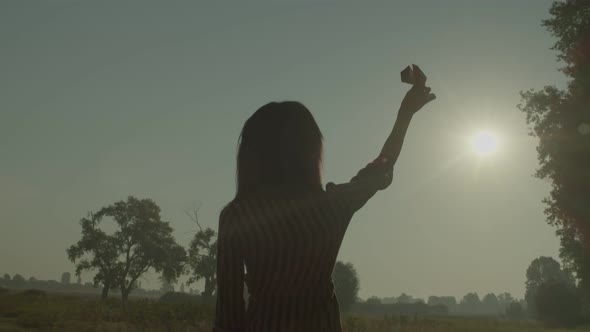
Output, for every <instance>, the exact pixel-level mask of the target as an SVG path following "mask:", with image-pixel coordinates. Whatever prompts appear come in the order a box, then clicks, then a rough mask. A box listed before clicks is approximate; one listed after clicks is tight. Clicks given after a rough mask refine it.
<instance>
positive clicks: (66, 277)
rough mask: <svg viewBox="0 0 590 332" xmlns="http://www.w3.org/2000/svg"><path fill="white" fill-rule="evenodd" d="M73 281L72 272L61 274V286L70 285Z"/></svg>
mask: <svg viewBox="0 0 590 332" xmlns="http://www.w3.org/2000/svg"><path fill="white" fill-rule="evenodd" d="M71 279H72V275H71V274H70V272H64V273H62V274H61V284H62V285H69V284H70V281H71Z"/></svg>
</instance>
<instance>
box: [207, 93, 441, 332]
mask: <svg viewBox="0 0 590 332" xmlns="http://www.w3.org/2000/svg"><path fill="white" fill-rule="evenodd" d="M434 98H436V97H435V95H434V94H431V93H430V88H426V87H424V86H422V87H420V86H414V87H412V88H411V89H410V90H409V91H408V93H407V94H406V96H405V98H404V100H403V101H402V103H401V107H400V110H399V112H398V115H397V120H396V122H395V125H394V126H393V130H392V132H391V134H390V135H389V137H388V138H387V140H386V142H385V144H384V146H383V149H382V150H381V153H380V154H379V156H378V157H377V158H376V159H375V160H374V161H373V162H371V163H369V164H368V165H367V166H366V167H365V168H363V169H362V170H361V171H359V172H358V174H357V175H356V176H354V177H353V178H352V180H351V181H350V182H348V183H343V184H338V185H336V184H333V183H328V184H327V185H326V189H325V190H324V189H323V188H322V179H321V165H322V163H321V160H322V134H321V132H320V130H319V128H318V126H317V124H316V122H315V120H314V118H313V116H312V115H311V113H310V112H309V110H307V108H305V106H303V105H302V104H300V103H298V102H282V103H274V102H273V103H269V104H267V105H264V106H262V107H261V108H260V109H258V110H257V111H256V112H255V113H254V115H252V117H250V118H249V119H248V120H247V121H246V123H245V125H244V128H243V129H242V134H241V137H240V143H239V149H238V158H237V159H238V160H237V193H236V196H235V198H234V199H233V200H232V201H231V202H230V203H229V204H228V205H227V206H226V207H225V208H224V209H223V210H222V212H221V215H220V220H219V237H218V253H217V284H218V288H217V308H216V317H215V327H214V331H272V332H279V331H280V332H283V331H285V332H286V331H302V332H303V331H306V332H307V331H309V332H311V331H327V332H330V331H341V330H342V329H341V325H340V313H339V307H338V302H337V300H336V297H335V294H334V287H333V284H332V278H331V274H332V269H333V268H334V264H335V262H336V257H337V255H338V250H339V248H340V244H341V242H342V238H343V236H344V233H345V232H346V228H347V226H348V223H349V222H350V220H351V218H352V216H353V214H354V213H355V212H356V211H357V210H358V209H360V208H361V207H362V206H363V205H364V204H365V203H366V202H367V200H368V199H369V198H371V197H372V196H373V195H374V194H375V193H376V192H377V191H378V190H381V189H384V188H386V187H388V186H389V184H390V183H391V178H392V171H393V165H394V164H395V162H396V160H397V158H398V156H399V153H400V151H401V147H402V143H403V140H404V136H405V134H406V130H407V128H408V125H409V124H410V120H411V119H412V116H413V115H414V113H416V112H417V111H418V110H420V109H421V108H422V107H423V106H424V105H425V104H427V103H428V102H430V101H431V100H433V99H434ZM244 266H245V268H246V271H247V274H246V273H245V270H244ZM244 282H246V284H247V287H248V293H249V298H248V306H247V310H246V309H245V308H246V305H245V301H244V297H243V293H244Z"/></svg>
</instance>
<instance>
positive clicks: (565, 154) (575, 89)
mask: <svg viewBox="0 0 590 332" xmlns="http://www.w3.org/2000/svg"><path fill="white" fill-rule="evenodd" d="M550 14H551V17H550V18H549V19H547V20H544V21H543V26H544V27H545V28H546V29H547V30H548V31H549V32H550V33H551V34H552V35H553V36H554V37H556V39H557V40H556V43H555V44H554V46H553V49H554V50H556V51H557V53H558V55H557V58H558V60H561V61H563V63H564V64H565V67H564V68H562V69H561V71H562V72H563V73H564V74H565V75H566V76H567V78H568V80H569V82H568V84H567V87H566V88H565V89H564V90H560V89H558V88H557V87H555V86H546V87H545V88H543V89H542V90H539V91H535V90H529V91H525V92H521V96H522V101H523V102H522V103H521V104H520V105H519V109H520V110H521V111H522V112H524V113H525V115H526V121H527V124H528V125H529V127H530V129H531V135H532V136H536V137H537V138H538V145H537V152H538V160H539V164H540V166H539V168H538V169H537V172H536V174H535V175H536V177H538V178H540V179H544V180H547V181H549V182H550V183H551V185H552V189H551V192H550V194H549V197H547V198H546V199H545V200H544V203H545V204H546V209H545V215H546V216H547V222H548V223H549V224H550V225H553V226H555V227H556V229H557V230H556V233H557V235H558V237H559V239H560V244H561V248H560V258H561V260H562V262H563V263H564V266H565V269H567V270H571V271H573V272H574V273H575V276H576V278H577V279H578V281H579V287H580V290H581V291H582V292H583V296H584V301H585V302H586V307H590V305H589V304H590V255H588V250H590V204H588V202H589V201H590V174H589V173H588V169H590V158H588V156H590V47H589V45H590V2H589V1H585V0H569V1H555V2H554V3H553V5H552V7H551V10H550Z"/></svg>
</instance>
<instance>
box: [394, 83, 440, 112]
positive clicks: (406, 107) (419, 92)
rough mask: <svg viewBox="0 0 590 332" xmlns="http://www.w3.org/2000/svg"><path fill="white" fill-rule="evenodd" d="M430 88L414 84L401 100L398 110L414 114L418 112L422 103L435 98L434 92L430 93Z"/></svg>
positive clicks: (424, 103)
mask: <svg viewBox="0 0 590 332" xmlns="http://www.w3.org/2000/svg"><path fill="white" fill-rule="evenodd" d="M430 90H431V89H430V88H429V87H425V86H420V85H414V86H412V88H411V89H410V90H409V91H408V92H407V93H406V96H405V97H404V100H403V101H402V104H401V107H400V112H403V113H409V114H412V115H413V114H414V113H416V112H418V111H419V110H420V109H421V108H422V107H424V105H426V104H428V103H429V102H431V101H433V100H434V99H436V95H435V94H434V93H430Z"/></svg>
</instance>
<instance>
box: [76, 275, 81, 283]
mask: <svg viewBox="0 0 590 332" xmlns="http://www.w3.org/2000/svg"><path fill="white" fill-rule="evenodd" d="M76 285H82V276H80V275H78V276H77V278H76Z"/></svg>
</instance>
